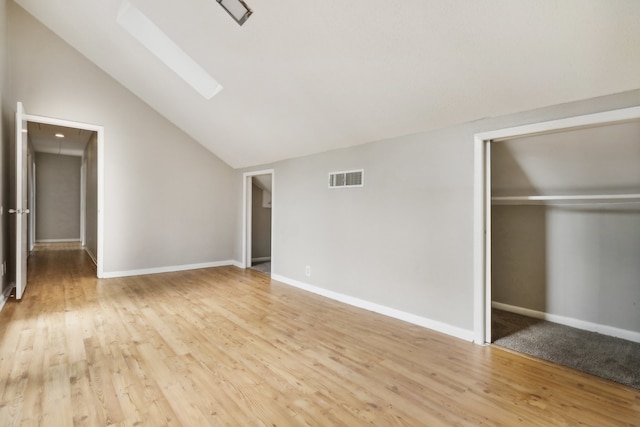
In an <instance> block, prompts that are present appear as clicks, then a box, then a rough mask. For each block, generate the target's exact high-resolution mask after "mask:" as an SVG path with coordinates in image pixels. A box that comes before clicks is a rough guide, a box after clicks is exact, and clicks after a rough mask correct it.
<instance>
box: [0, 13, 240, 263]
mask: <svg viewBox="0 0 640 427" xmlns="http://www.w3.org/2000/svg"><path fill="white" fill-rule="evenodd" d="M8 13H9V38H10V54H11V58H12V60H11V62H10V63H9V64H8V72H9V79H10V81H11V85H10V86H11V93H10V95H9V99H10V102H9V105H13V104H14V102H15V101H17V100H20V101H22V102H23V103H24V105H25V109H26V111H27V113H29V114H33V115H39V116H47V117H55V118H59V119H66V120H72V121H76V122H83V123H93V124H99V125H102V126H104V128H105V143H104V165H105V170H104V179H105V182H104V271H105V273H106V274H107V273H111V274H120V273H123V272H131V271H137V270H143V269H154V268H164V267H170V266H183V265H192V264H200V263H211V262H222V261H226V260H230V259H232V257H233V246H234V237H235V236H234V228H235V223H236V212H235V209H234V207H235V203H236V198H238V197H239V196H238V195H237V194H236V193H234V192H233V191H232V183H233V171H232V169H231V168H230V167H229V166H227V165H226V164H225V163H223V162H222V161H220V160H219V159H218V158H217V157H216V156H214V155H213V154H211V153H210V152H209V151H207V150H206V149H204V148H203V147H202V146H201V145H200V144H198V143H197V142H195V141H194V140H193V139H191V138H190V137H188V136H187V135H186V134H185V133H184V132H182V131H181V130H179V129H178V128H176V127H175V126H174V125H173V124H172V123H170V122H168V121H167V120H166V119H164V118H163V117H161V116H160V115H159V114H158V113H156V112H155V111H154V110H152V109H151V108H150V107H149V106H148V105H146V104H145V103H143V102H142V101H140V99H138V98H137V97H135V96H134V95H133V94H131V93H130V92H129V91H127V90H126V89H125V88H123V87H122V86H121V85H120V84H118V83H117V82H116V81H114V80H113V79H112V78H110V77H109V76H108V75H106V74H105V73H104V72H102V71H101V70H100V69H98V68H97V67H96V66H95V65H93V64H92V63H91V62H89V61H88V60H87V59H86V58H84V57H83V56H81V55H80V54H79V53H78V52H77V51H75V50H74V49H72V48H71V47H70V46H69V45H67V44H66V43H65V42H64V41H62V40H61V39H60V38H58V37H57V36H56V35H54V34H53V33H52V32H51V31H49V30H48V29H47V28H45V27H44V26H43V25H41V24H40V23H39V22H37V21H36V20H35V19H34V18H33V17H31V16H30V15H29V14H27V13H26V12H25V11H24V10H23V9H21V8H20V7H19V6H17V5H16V4H15V3H13V2H10V3H9V5H8ZM88 36H90V35H88ZM149 78H151V79H153V76H149ZM158 90H162V82H158ZM185 108H188V106H185Z"/></svg>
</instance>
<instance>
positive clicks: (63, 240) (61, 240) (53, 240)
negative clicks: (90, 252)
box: [36, 237, 82, 243]
mask: <svg viewBox="0 0 640 427" xmlns="http://www.w3.org/2000/svg"><path fill="white" fill-rule="evenodd" d="M81 241H82V240H81V239H80V238H79V237H78V238H77V239H38V240H36V243H75V242H78V243H80V242H81Z"/></svg>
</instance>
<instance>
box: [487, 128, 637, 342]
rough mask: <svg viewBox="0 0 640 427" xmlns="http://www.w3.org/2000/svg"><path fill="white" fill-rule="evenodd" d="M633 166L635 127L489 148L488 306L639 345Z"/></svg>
mask: <svg viewBox="0 0 640 427" xmlns="http://www.w3.org/2000/svg"><path fill="white" fill-rule="evenodd" d="M638 165H640V121H633V122H627V123H621V124H616V125H608V126H601V127H597V128H588V129H580V130H572V131H566V132H558V133H553V134H546V135H540V136H532V137H526V138H519V139H513V140H507V141H500V142H492V143H491V181H492V187H491V191H492V200H493V201H492V210H491V227H492V234H491V241H492V245H491V247H492V250H491V257H492V265H491V278H492V280H491V286H492V302H493V305H494V306H495V307H499V308H502V309H507V310H510V311H516V312H517V311H518V310H520V311H522V310H521V309H525V310H529V311H532V312H535V313H537V314H539V315H540V317H542V316H543V315H544V316H547V317H548V315H552V316H555V317H559V318H565V319H567V320H569V323H568V324H572V325H574V326H575V324H576V323H577V324H582V325H590V326H593V327H594V328H590V329H593V330H598V331H600V332H602V331H603V330H605V331H609V332H610V331H614V333H612V334H614V335H617V336H622V337H624V338H627V339H629V337H631V339H634V340H637V337H640V262H638V260H640V167H639V166H638ZM616 331H617V332H620V334H617V333H615V332H616ZM634 337H635V338H634Z"/></svg>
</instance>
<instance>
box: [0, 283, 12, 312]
mask: <svg viewBox="0 0 640 427" xmlns="http://www.w3.org/2000/svg"><path fill="white" fill-rule="evenodd" d="M13 289H14V287H13V286H9V287H8V288H7V289H5V290H4V293H3V294H2V295H0V311H2V308H3V307H4V305H5V303H6V302H7V301H8V300H9V296H10V295H11V291H13Z"/></svg>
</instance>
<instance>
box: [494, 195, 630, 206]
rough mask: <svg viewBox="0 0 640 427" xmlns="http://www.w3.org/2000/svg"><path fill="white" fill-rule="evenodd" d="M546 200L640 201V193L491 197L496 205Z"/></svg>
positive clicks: (524, 203)
mask: <svg viewBox="0 0 640 427" xmlns="http://www.w3.org/2000/svg"><path fill="white" fill-rule="evenodd" d="M546 202H568V203H571V204H582V203H583V202H591V203H598V202H606V203H634V202H640V194H637V193H634V194H572V195H566V196H563V195H553V196H497V197H492V198H491V203H492V204H494V205H543V204H547V203H546Z"/></svg>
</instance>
